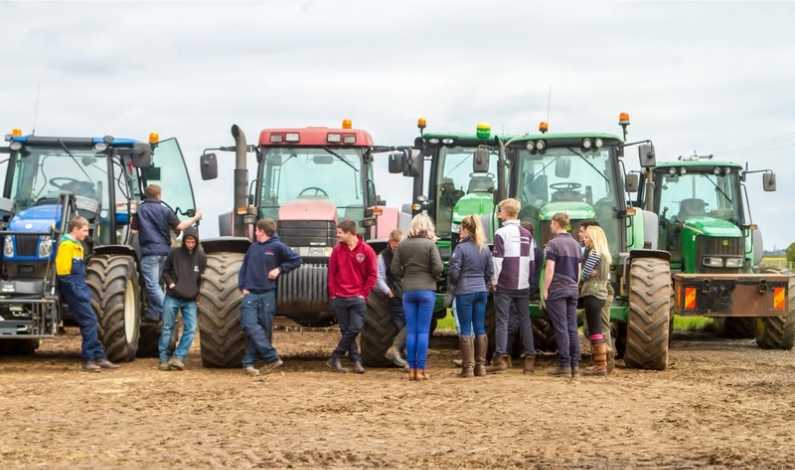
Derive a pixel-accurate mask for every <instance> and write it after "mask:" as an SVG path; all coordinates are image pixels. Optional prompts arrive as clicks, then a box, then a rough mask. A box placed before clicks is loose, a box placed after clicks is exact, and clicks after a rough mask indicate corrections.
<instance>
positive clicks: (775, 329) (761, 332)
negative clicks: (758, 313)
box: [756, 273, 795, 350]
mask: <svg viewBox="0 0 795 470" xmlns="http://www.w3.org/2000/svg"><path fill="white" fill-rule="evenodd" d="M782 274H785V273H782ZM786 274H789V273H786ZM788 301H789V313H787V315H786V316H783V317H765V318H759V319H757V321H756V344H757V345H759V347H760V348H762V349H784V350H790V349H792V347H793V345H795V283H793V280H792V278H790V282H789V299H788Z"/></svg>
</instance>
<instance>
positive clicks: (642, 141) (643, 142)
mask: <svg viewBox="0 0 795 470" xmlns="http://www.w3.org/2000/svg"><path fill="white" fill-rule="evenodd" d="M640 144H652V145H654V142H652V141H651V139H645V140H636V141H635V142H627V143H625V144H624V147H631V146H633V145H640Z"/></svg>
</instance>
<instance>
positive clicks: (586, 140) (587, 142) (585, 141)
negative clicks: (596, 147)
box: [582, 137, 592, 150]
mask: <svg viewBox="0 0 795 470" xmlns="http://www.w3.org/2000/svg"><path fill="white" fill-rule="evenodd" d="M591 145H592V144H591V139H589V138H588V137H586V138H584V139H582V148H584V149H585V150H588V149H590V148H591Z"/></svg>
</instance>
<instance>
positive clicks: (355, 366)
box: [353, 361, 365, 374]
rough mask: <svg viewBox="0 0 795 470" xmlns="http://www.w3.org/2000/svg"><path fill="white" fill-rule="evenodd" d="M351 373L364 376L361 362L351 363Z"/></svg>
mask: <svg viewBox="0 0 795 470" xmlns="http://www.w3.org/2000/svg"><path fill="white" fill-rule="evenodd" d="M353 372H354V373H355V374H364V373H365V370H364V366H363V365H362V361H355V362H354V363H353Z"/></svg>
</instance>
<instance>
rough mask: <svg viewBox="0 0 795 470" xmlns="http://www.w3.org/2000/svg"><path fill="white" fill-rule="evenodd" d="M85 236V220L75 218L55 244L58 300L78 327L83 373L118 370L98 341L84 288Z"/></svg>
mask: <svg viewBox="0 0 795 470" xmlns="http://www.w3.org/2000/svg"><path fill="white" fill-rule="evenodd" d="M87 236H88V220H86V219H85V218H84V217H79V216H78V217H74V218H73V219H72V220H70V221H69V225H68V227H67V233H66V234H65V235H63V236H62V237H61V239H60V241H59V242H58V252H57V253H56V255H55V272H56V275H57V278H58V291H59V292H60V293H61V299H62V300H63V301H64V302H66V304H67V305H69V311H70V312H71V313H72V317H74V319H75V321H77V324H78V325H79V326H80V335H81V336H82V337H83V345H82V349H81V351H80V357H81V358H82V359H83V370H86V371H89V372H99V371H101V370H102V369H116V368H118V367H119V366H118V365H116V364H114V363H112V362H110V361H109V360H108V358H107V356H106V355H105V349H104V348H103V347H102V343H100V342H99V338H98V333H97V330H98V324H97V316H96V314H95V313H94V309H93V308H92V307H91V291H89V290H88V285H87V284H86V264H85V259H84V253H83V240H85V239H86V237H87Z"/></svg>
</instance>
